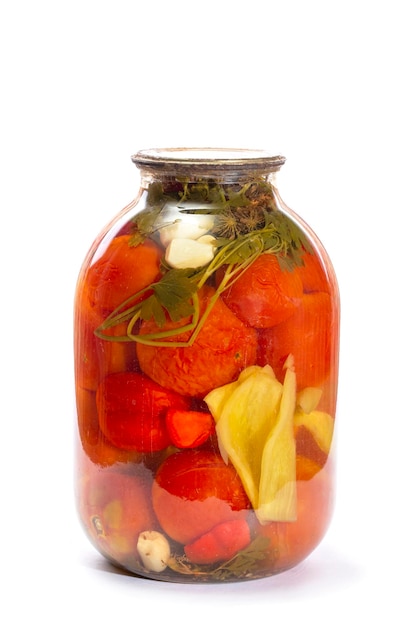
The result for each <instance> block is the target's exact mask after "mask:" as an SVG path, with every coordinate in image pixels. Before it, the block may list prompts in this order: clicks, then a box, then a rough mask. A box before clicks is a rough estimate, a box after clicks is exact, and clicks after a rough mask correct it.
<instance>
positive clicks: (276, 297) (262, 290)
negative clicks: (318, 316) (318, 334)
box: [222, 254, 303, 328]
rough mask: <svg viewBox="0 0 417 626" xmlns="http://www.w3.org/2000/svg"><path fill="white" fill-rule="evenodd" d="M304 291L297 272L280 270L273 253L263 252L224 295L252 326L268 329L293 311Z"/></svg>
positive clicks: (232, 307) (241, 316)
mask: <svg viewBox="0 0 417 626" xmlns="http://www.w3.org/2000/svg"><path fill="white" fill-rule="evenodd" d="M302 294H303V285H302V282H301V278H300V276H299V275H298V274H297V273H296V272H294V271H293V272H291V271H285V270H283V269H281V267H280V265H279V262H278V259H277V257H276V256H275V255H274V254H261V256H259V257H258V258H257V259H256V261H254V262H253V263H252V265H251V266H250V267H249V268H248V269H247V270H246V271H245V272H244V273H243V274H242V276H241V277H240V278H238V280H237V281H236V282H235V283H233V285H232V286H231V287H229V289H227V290H226V291H225V292H224V293H223V296H222V297H223V300H224V302H225V303H226V304H227V306H228V307H229V308H230V309H231V310H232V311H233V313H234V314H235V315H236V316H237V317H238V318H239V319H241V320H242V321H243V322H245V323H246V324H248V325H249V326H252V327H254V328H269V327H271V326H275V325H276V324H279V323H280V322H283V321H284V320H286V319H288V318H289V317H290V316H291V315H292V314H293V312H294V310H295V308H296V306H297V305H298V304H299V303H300V301H301V296H302Z"/></svg>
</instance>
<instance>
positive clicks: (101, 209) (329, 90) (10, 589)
mask: <svg viewBox="0 0 417 626" xmlns="http://www.w3.org/2000/svg"><path fill="white" fill-rule="evenodd" d="M413 9H414V2H413V1H412V0H410V1H409V2H407V1H406V0H397V1H396V2H387V1H385V0H379V1H376V0H375V1H371V0H362V1H357V0H351V1H350V2H346V3H344V2H338V1H336V0H333V1H331V0H327V1H326V0H314V2H313V1H312V2H309V1H307V0H305V1H302V0H286V1H285V2H284V1H281V0H271V1H270V2H266V1H264V0H256V1H255V0H254V1H253V2H247V1H246V0H238V1H233V0H232V1H228V0H223V1H221V2H219V1H217V0H211V1H210V2H198V1H197V0H194V2H191V1H187V0H176V1H172V2H171V1H165V2H164V1H162V0H152V1H151V0H148V1H147V2H141V1H140V0H136V1H133V0H132V1H129V0H118V2H110V1H107V0H102V1H100V2H99V1H97V2H96V1H90V0H84V1H80V0H72V1H71V2H66V1H61V2H60V1H59V0H55V1H52V0H50V1H48V0H36V1H35V2H31V1H29V0H26V1H25V0H14V1H13V2H8V3H6V2H4V3H2V5H1V9H0V53H1V54H0V58H1V95H0V107H1V116H0V125H1V136H0V139H1V141H0V154H1V163H0V180H1V183H0V194H1V198H0V202H1V230H0V233H1V244H0V255H1V258H0V262H1V266H0V267H1V279H0V280H1V292H0V293H1V320H0V321H1V332H2V338H1V343H0V355H1V363H2V370H1V372H2V374H1V397H2V409H1V422H0V424H1V425H0V450H1V454H0V460H1V509H0V524H1V528H0V538H1V548H0V556H1V569H2V571H3V574H4V575H5V578H6V580H5V581H4V582H3V583H2V591H1V596H2V600H1V602H0V615H2V614H4V615H2V617H1V622H2V623H3V624H7V625H14V624H19V625H20V624H23V623H26V622H27V623H33V622H35V620H38V621H39V623H43V624H47V625H49V624H58V623H62V622H64V623H67V622H68V623H70V622H75V620H76V623H79V624H81V625H83V626H84V625H86V626H87V625H89V624H100V625H102V626H107V625H112V624H125V623H133V624H136V623H137V624H141V623H144V622H145V620H148V621H149V623H152V624H158V625H159V624H166V623H170V622H171V621H172V620H175V622H176V623H177V622H178V623H184V624H196V623H198V622H199V621H201V620H203V621H204V623H208V622H209V621H211V622H212V623H215V621H216V622H217V623H220V624H227V623H228V622H229V621H232V620H233V622H234V623H239V622H243V623H245V624H249V623H252V622H255V623H272V624H280V625H283V624H297V625H298V624H302V623H305V624H309V625H315V624H317V625H319V624H320V625H321V626H323V625H327V624H335V623H339V624H350V623H352V622H355V623H358V624H365V623H372V624H377V623H379V622H380V621H381V619H382V618H387V620H388V621H389V622H391V623H395V624H401V626H407V625H409V624H410V625H415V624H416V623H417V610H416V603H415V598H414V595H415V585H416V578H417V577H416V573H415V567H416V557H417V545H416V535H417V532H416V525H415V520H416V517H415V512H414V509H415V500H416V480H415V477H416V450H417V448H416V436H417V429H416V421H417V408H416V392H415V389H416V374H417V371H416V369H417V368H416V350H417V342H416V309H415V304H414V303H415V289H416V269H417V268H416V260H415V241H416V232H415V227H414V223H413V222H412V220H413V219H414V217H415V214H416V211H417V202H416V198H417V194H416V171H417V159H416V139H417V133H416V111H417V99H416V91H415V89H416V60H417V45H416V34H415V33H416V19H415V17H414V12H413ZM186 145H191V146H204V145H212V146H233V147H259V148H266V149H271V150H274V151H278V152H280V153H282V154H284V155H285V156H286V157H287V163H286V165H285V166H284V167H283V169H282V170H281V173H280V182H281V185H280V192H281V195H282V196H283V198H284V200H285V201H286V202H287V204H289V206H291V207H292V208H293V209H294V210H295V211H296V212H298V213H299V214H301V215H302V216H303V217H304V219H305V220H306V221H307V222H308V223H309V224H310V225H311V226H312V227H313V229H314V230H315V231H316V232H317V233H318V234H319V236H320V238H321V239H322V241H323V243H324V245H325V247H326V248H327V250H328V252H329V254H330V256H331V257H332V259H333V262H334V266H335V269H336V272H337V275H338V277H339V283H340V291H341V296H342V311H343V313H342V345H341V370H340V396H339V397H340V399H339V412H338V424H339V433H338V441H339V443H338V450H339V455H338V456H339V463H338V465H339V471H338V499H337V507H336V511H335V515H334V518H333V523H332V526H331V529H330V531H329V533H328V534H327V536H326V538H325V539H324V540H323V542H322V544H321V545H320V547H319V548H318V549H317V550H316V551H315V552H314V554H313V555H312V556H311V557H310V558H309V559H307V561H305V562H304V563H303V564H302V565H300V566H299V567H297V568H295V569H294V570H292V571H290V572H287V573H285V574H282V575H280V576H276V577H272V578H269V579H265V580H263V581H255V582H250V583H237V584H232V585H223V586H200V585H197V586H189V585H187V586H183V585H177V584H175V585H172V584H171V585H170V584H166V583H157V582H152V581H146V580H141V579H138V578H134V577H131V576H125V575H123V574H121V573H120V572H115V571H114V570H112V568H110V567H109V566H107V565H106V563H105V562H103V560H102V559H101V557H100V556H99V555H97V554H96V553H95V551H94V549H93V548H92V547H90V544H89V543H88V542H87V540H86V538H85V537H84V535H83V533H82V531H81V529H80V526H79V524H78V520H77V518H76V514H75V511H74V503H73V495H72V445H73V443H72V438H73V419H74V418H73V390H72V298H73V292H74V287H75V281H76V277H77V273H78V270H79V267H80V265H81V262H82V260H83V257H84V255H85V254H86V252H87V250H88V248H89V246H90V244H91V243H92V241H93V239H94V237H95V236H96V234H97V233H98V231H99V230H101V228H102V227H103V226H104V225H105V224H106V223H107V222H108V220H109V219H110V218H112V217H113V215H114V214H115V213H116V212H117V211H118V210H119V209H121V208H122V207H123V206H124V205H126V204H127V203H128V202H129V201H130V200H131V199H132V198H133V197H134V195H135V194H136V191H137V187H138V182H139V173H138V171H137V170H136V168H135V167H134V166H133V165H132V164H131V162H130V155H131V154H133V153H134V152H136V151H137V150H139V149H140V148H147V147H156V146H186ZM5 616H7V617H5ZM36 623H37V622H36Z"/></svg>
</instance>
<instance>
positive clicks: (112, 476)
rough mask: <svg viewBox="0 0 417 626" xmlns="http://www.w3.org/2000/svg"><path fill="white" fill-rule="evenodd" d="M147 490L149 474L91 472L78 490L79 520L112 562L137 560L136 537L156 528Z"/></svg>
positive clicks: (148, 490)
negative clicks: (129, 558) (128, 557)
mask: <svg viewBox="0 0 417 626" xmlns="http://www.w3.org/2000/svg"><path fill="white" fill-rule="evenodd" d="M150 489H151V478H150V473H149V476H148V475H146V474H143V475H141V476H139V475H135V476H133V475H128V474H120V473H117V472H113V471H101V472H94V473H92V474H91V476H89V477H88V479H87V480H86V482H85V484H84V485H83V486H82V493H81V495H80V507H81V510H80V514H81V519H82V521H83V523H84V526H85V528H86V530H87V533H88V535H89V537H90V538H91V540H92V541H93V543H94V544H95V545H96V546H97V547H98V549H99V550H100V551H101V552H102V553H104V554H105V555H106V556H108V557H110V558H114V559H116V560H119V559H123V560H124V559H125V558H126V556H128V555H131V556H132V557H135V556H137V551H136V545H137V540H138V537H139V534H140V533H141V532H142V531H144V530H149V529H152V530H153V529H157V528H158V522H157V520H156V519H155V516H154V513H153V511H152V507H151V495H150Z"/></svg>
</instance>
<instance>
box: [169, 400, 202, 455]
mask: <svg viewBox="0 0 417 626" xmlns="http://www.w3.org/2000/svg"><path fill="white" fill-rule="evenodd" d="M166 427H167V430H168V434H169V437H170V439H171V442H172V443H173V445H174V446H176V447H177V448H196V447H197V446H201V445H202V444H203V443H204V442H205V441H207V439H208V438H209V437H210V435H212V434H213V432H214V420H213V418H212V416H211V414H210V413H203V412H202V411H186V410H181V409H170V410H168V412H167V415H166Z"/></svg>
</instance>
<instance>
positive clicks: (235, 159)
mask: <svg viewBox="0 0 417 626" xmlns="http://www.w3.org/2000/svg"><path fill="white" fill-rule="evenodd" d="M132 161H133V163H135V165H136V166H137V167H138V168H139V170H140V171H141V176H142V179H143V182H144V184H145V186H146V182H153V181H155V180H160V181H167V182H168V181H170V180H171V181H180V182H183V183H184V182H186V183H191V184H192V183H198V182H201V181H213V182H217V183H225V184H234V183H241V182H242V181H245V182H246V183H247V182H248V181H251V180H260V179H263V180H268V181H270V180H271V178H273V177H274V176H275V174H276V173H277V172H278V171H279V170H280V168H281V166H282V165H283V164H284V163H285V157H283V156H280V155H271V154H269V153H266V152H264V151H261V150H239V149H223V148H221V149H218V148H204V149H197V148H169V149H152V150H143V151H140V152H138V153H136V154H135V155H133V156H132Z"/></svg>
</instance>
